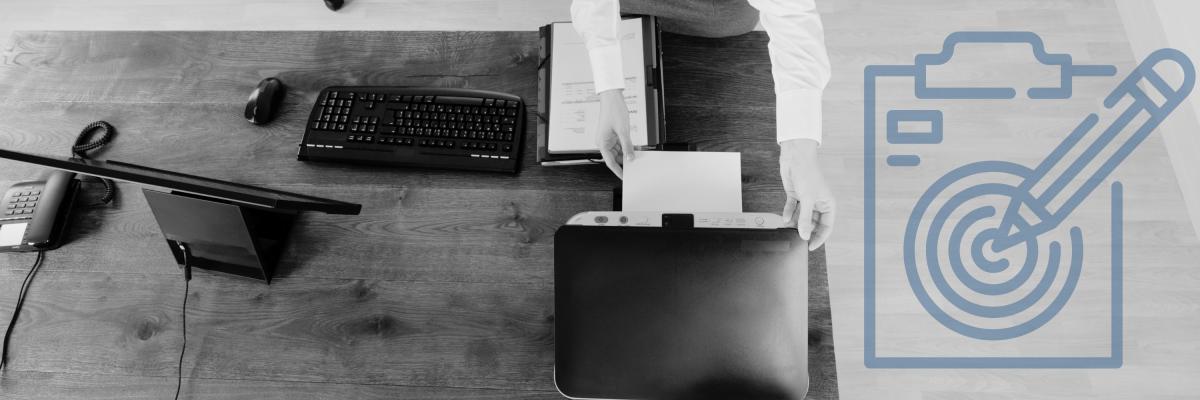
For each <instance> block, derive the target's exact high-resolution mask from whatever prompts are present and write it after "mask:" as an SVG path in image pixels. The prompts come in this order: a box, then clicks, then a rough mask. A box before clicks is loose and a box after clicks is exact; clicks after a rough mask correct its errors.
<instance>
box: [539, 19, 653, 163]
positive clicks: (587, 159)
mask: <svg viewBox="0 0 1200 400" xmlns="http://www.w3.org/2000/svg"><path fill="white" fill-rule="evenodd" d="M625 19H639V20H640V21H641V25H642V55H643V60H644V64H643V68H644V70H643V73H644V76H645V83H646V85H645V87H643V88H634V87H630V88H626V89H625V90H627V91H633V90H644V92H643V96H645V99H646V115H645V116H644V118H646V135H647V140H648V143H647V144H648V145H650V146H653V145H657V144H659V143H662V142H665V141H666V117H665V116H666V105H665V101H664V100H665V95H664V91H663V68H662V45H661V43H662V38H661V29H660V28H659V26H658V19H657V18H656V17H653V16H637V17H628V18H625ZM553 25H554V24H550V25H545V26H542V27H541V28H539V29H538V39H539V43H538V44H539V46H538V102H537V117H538V118H537V132H536V133H537V161H538V163H539V164H541V165H542V166H557V165H574V164H587V163H600V162H603V159H602V158H601V156H600V152H599V151H596V152H585V153H552V152H551V151H550V144H549V142H550V140H551V138H550V113H552V112H554V110H552V109H551V107H550V103H551V98H550V91H551V87H550V85H551V82H552V81H551V76H552V74H553V72H554V71H553V68H552V67H551V65H552V64H553V62H552V59H553V58H554V54H552V53H553V52H552V51H551V49H552V48H553V43H554V40H555V38H554V34H553V32H554V29H553ZM635 117H639V118H640V117H643V116H635Z"/></svg>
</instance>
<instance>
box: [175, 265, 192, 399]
mask: <svg viewBox="0 0 1200 400" xmlns="http://www.w3.org/2000/svg"><path fill="white" fill-rule="evenodd" d="M185 268H186V267H185ZM191 282H192V281H190V280H184V281H183V317H182V318H181V320H182V322H183V329H182V330H183V345H182V346H180V348H179V375H178V377H177V378H176V380H175V400H179V390H180V389H182V388H183V354H184V353H185V352H186V351H187V298H188V291H189V289H190V287H189V286H191Z"/></svg>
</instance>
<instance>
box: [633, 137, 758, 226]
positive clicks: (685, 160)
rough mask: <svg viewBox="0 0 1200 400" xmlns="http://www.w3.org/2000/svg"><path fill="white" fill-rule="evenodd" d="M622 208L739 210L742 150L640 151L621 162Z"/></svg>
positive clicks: (640, 209)
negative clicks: (737, 151)
mask: <svg viewBox="0 0 1200 400" xmlns="http://www.w3.org/2000/svg"><path fill="white" fill-rule="evenodd" d="M621 196H622V197H621V209H622V211H650V212H667V213H696V212H739V213H740V212H742V157H741V153H717V152H697V151H640V152H637V157H635V158H634V160H633V161H630V162H629V163H627V164H626V165H625V167H624V183H623V187H622V194H621Z"/></svg>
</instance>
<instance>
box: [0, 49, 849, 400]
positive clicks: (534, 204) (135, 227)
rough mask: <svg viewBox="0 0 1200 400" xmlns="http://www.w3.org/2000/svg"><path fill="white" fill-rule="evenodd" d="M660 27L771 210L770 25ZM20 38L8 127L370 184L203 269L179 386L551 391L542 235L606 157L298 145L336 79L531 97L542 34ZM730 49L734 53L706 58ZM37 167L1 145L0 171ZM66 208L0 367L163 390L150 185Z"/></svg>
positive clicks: (155, 157)
mask: <svg viewBox="0 0 1200 400" xmlns="http://www.w3.org/2000/svg"><path fill="white" fill-rule="evenodd" d="M665 40H666V42H667V43H666V45H667V46H668V47H669V48H670V49H672V50H671V51H672V52H673V53H674V54H676V55H677V56H676V57H674V58H673V59H672V61H671V62H670V63H668V65H666V68H667V77H666V81H667V85H668V86H667V90H668V92H669V93H677V96H678V100H677V101H676V100H675V99H676V97H674V96H673V97H672V100H671V101H670V106H669V109H668V111H667V112H668V115H670V116H672V117H671V121H673V122H672V123H671V126H670V128H669V129H670V130H669V135H673V136H672V137H678V138H679V139H680V140H687V141H692V142H695V143H697V144H698V146H699V147H700V148H701V149H702V150H728V151H741V152H742V153H743V166H742V168H743V183H744V186H745V195H744V203H745V208H746V209H747V210H752V211H775V212H777V211H778V210H777V208H778V207H779V203H781V202H782V199H783V196H782V193H781V188H780V186H779V177H778V161H777V160H778V146H776V145H775V142H774V121H773V115H774V109H773V101H774V100H773V98H774V96H773V94H772V90H771V88H772V85H771V78H770V63H769V60H768V58H767V54H766V41H767V38H766V36H765V35H764V34H762V33H755V34H750V35H745V36H741V37H736V38H729V39H723V40H697V39H692V38H687V37H681V36H674V35H667V37H666V38H665ZM11 43H12V44H11V47H10V48H9V49H7V50H6V51H5V52H4V53H3V59H2V60H0V61H2V62H0V145H3V146H5V147H6V148H12V149H17V150H23V151H30V152H37V153H45V154H65V153H66V151H65V150H66V149H67V148H69V146H70V144H71V143H72V142H73V140H74V138H75V135H76V134H77V131H78V129H79V128H80V127H82V126H83V125H84V124H86V123H87V122H90V121H93V120H97V119H104V120H108V121H110V122H112V123H113V124H114V125H116V126H117V128H118V130H119V134H118V136H117V138H116V140H115V142H114V145H113V146H111V147H110V148H107V149H105V150H104V151H103V152H102V153H101V154H100V155H99V157H102V158H106V159H115V160H122V161H128V162H133V163H138V164H144V165H148V166H153V167H157V168H163V169H169V170H178V171H184V172H188V173H192V174H197V175H202V176H208V177H213V178H218V179H227V180H233V181H237V182H242V183H249V184H258V185H264V186H268V187H272V188H277V189H282V190H291V191H297V192H302V193H306V194H310V195H316V196H322V197H330V198H336V199H343V200H348V201H353V202H358V203H362V204H363V213H362V214H361V215H357V216H331V215H322V214H305V215H302V217H301V219H300V220H299V225H298V226H297V227H296V229H295V230H294V231H293V235H292V237H291V238H290V240H289V242H288V244H287V247H286V250H285V251H286V254H285V256H284V258H283V260H281V267H280V270H279V271H278V273H277V278H276V280H274V281H273V283H272V285H270V286H267V285H262V284H260V283H256V282H250V281H243V280H238V279H232V278H228V277H224V276H219V275H213V274H209V273H205V272H198V273H197V279H195V280H193V281H192V288H191V289H192V292H191V297H190V299H189V306H188V308H189V316H188V324H189V326H188V335H189V345H188V352H187V356H186V357H185V359H184V371H185V378H186V379H187V381H186V383H185V387H184V391H185V392H188V393H192V394H195V395H196V396H197V398H199V397H220V398H225V397H235V398H258V397H259V395H265V396H267V397H275V398H292V397H291V396H293V395H295V396H299V397H301V398H328V397H342V398H346V397H353V398H360V397H362V398H374V397H391V398H395V397H401V398H431V399H436V398H553V397H557V396H558V395H557V393H556V392H555V391H554V386H553V381H552V371H553V368H552V364H553V330H552V327H553V315H554V310H553V265H552V253H553V252H552V250H553V234H554V231H555V230H556V229H557V228H558V226H560V225H561V223H562V222H563V221H566V220H567V218H569V217H570V216H571V215H573V214H575V213H578V212H581V211H588V210H600V209H607V208H609V207H611V204H612V195H611V192H610V191H609V190H610V189H611V188H612V187H614V186H615V185H617V184H618V183H619V182H618V181H617V180H616V179H615V178H613V177H612V176H611V174H610V173H609V172H608V171H607V170H606V169H605V168H603V167H602V166H588V167H568V168H541V167H538V166H535V165H534V163H533V160H532V157H526V158H525V160H523V163H524V166H523V169H522V171H521V173H520V174H518V175H516V176H506V175H495V174H483V173H462V172H446V171H422V170H408V169H392V168H377V167H363V166H352V165H343V164H330V163H304V162H299V161H296V160H295V146H296V144H297V143H299V141H300V137H301V135H302V132H303V120H304V119H305V118H306V117H307V114H308V109H309V107H310V106H311V104H312V102H313V100H314V99H315V96H316V93H317V92H318V91H319V90H320V89H321V88H323V87H325V86H330V85H424V86H446V87H469V88H479V89H488V90H498V91H505V92H511V93H516V94H518V95H521V96H522V97H523V98H525V99H526V101H527V103H528V104H527V105H528V107H529V108H530V110H532V109H533V108H534V107H536V96H535V90H536V85H537V83H536V62H537V60H536V57H535V55H536V34H535V33H533V32H20V33H17V34H15V35H14V36H13V37H12V39H11ZM729 49H737V52H738V54H740V56H739V57H736V58H725V59H724V60H726V61H722V62H716V63H714V62H712V59H713V58H714V57H713V56H712V54H716V53H723V52H726V51H729ZM706 54H707V55H706ZM739 70H741V71H742V72H739V73H730V72H728V71H739ZM267 76H278V77H280V79H282V80H283V81H284V82H286V83H287V84H288V87H289V91H288V97H287V99H286V101H285V104H284V108H283V111H282V114H281V117H280V118H279V119H278V120H277V121H276V122H274V123H273V124H271V125H269V126H267V127H254V126H251V125H249V124H247V123H246V122H245V121H244V120H243V119H242V118H241V116H240V111H241V107H242V106H243V105H244V101H245V96H246V94H247V93H248V92H249V91H250V90H251V89H252V88H253V85H254V84H256V83H257V82H258V81H259V80H260V79H262V78H264V77H267ZM714 84H715V85H718V86H719V87H717V88H716V89H717V90H714V89H713V86H712V85H714ZM705 85H707V86H705ZM739 99H740V100H739ZM717 104H732V106H721V107H718V106H717ZM531 115H532V113H531ZM674 116H678V117H674ZM530 118H531V119H530V120H529V121H528V126H529V129H528V131H529V132H532V131H533V129H532V127H533V126H534V121H533V120H532V118H533V117H532V116H531V117H530ZM675 121H678V122H675ZM532 142H533V140H532V138H527V140H526V146H525V154H526V155H532V154H534V152H533V143H532ZM38 172H39V171H38V169H37V168H35V167H32V166H28V165H22V164H19V163H5V165H4V170H3V171H2V172H0V183H9V182H12V181H16V180H19V179H23V178H26V177H30V176H36V175H37V173H38ZM89 196H92V197H93V198H92V199H93V200H94V195H92V194H89ZM72 224H73V230H72V233H71V235H70V236H69V237H68V242H67V244H66V245H64V246H63V247H62V248H61V249H59V250H57V251H54V252H51V253H49V254H48V255H47V261H46V265H45V267H44V268H43V270H42V272H41V274H40V276H39V277H38V279H37V281H36V282H35V284H34V285H33V288H32V289H31V295H30V299H29V301H28V302H27V303H26V308H25V311H24V314H23V315H22V318H21V321H20V322H19V324H18V325H17V327H16V334H15V336H14V342H13V349H14V354H13V357H14V358H13V362H12V365H11V367H10V368H9V370H8V371H7V372H5V375H4V376H3V377H2V378H0V387H2V388H3V389H4V391H5V392H6V393H15V394H18V395H19V396H20V397H31V398H39V397H40V398H70V397H76V396H85V395H84V393H81V392H76V391H75V390H73V389H74V388H77V387H80V386H83V385H96V386H97V387H98V389H97V390H96V391H95V392H87V394H88V395H95V396H98V397H116V398H126V397H134V398H140V397H159V395H158V393H167V392H168V391H169V390H170V389H171V386H172V385H174V381H173V380H172V379H170V378H171V377H172V376H173V374H174V368H175V367H174V365H175V362H176V357H177V356H178V353H177V349H178V344H179V340H180V331H179V320H178V318H179V314H180V309H179V303H180V301H181V300H182V299H181V295H182V284H181V282H180V279H179V271H178V269H177V268H176V266H175V265H174V262H173V260H172V259H171V258H170V255H169V253H168V252H167V249H166V248H164V246H165V243H164V242H163V239H162V237H161V234H160V233H159V231H158V228H157V225H156V224H155V222H154V219H153V217H152V215H151V214H150V212H149V210H148V208H147V206H146V203H145V199H144V198H143V197H142V195H141V193H140V188H139V187H138V186H136V185H129V184H120V185H119V190H118V199H117V203H116V205H115V206H109V207H103V206H102V207H90V208H81V209H79V210H78V212H77V213H76V215H75V216H74V219H73V221H72ZM31 260H32V256H31V255H28V254H0V263H2V265H3V267H2V269H0V287H16V286H17V285H19V282H20V279H21V278H22V277H23V276H24V275H23V274H24V272H25V271H27V270H26V268H27V264H28V262H30V261H31ZM809 273H810V279H809V281H810V282H811V285H812V287H811V288H810V290H809V292H810V297H811V301H810V303H811V306H810V320H811V321H810V328H811V329H812V332H810V344H811V346H810V373H811V374H812V390H811V393H810V397H811V398H836V397H837V393H838V388H837V375H836V368H835V367H834V365H835V362H834V354H833V350H834V348H833V339H832V338H833V332H832V319H831V315H830V311H829V291H828V286H827V285H826V282H827V276H826V271H825V268H824V256H823V252H816V253H813V255H812V257H811V268H810V271H809ZM8 312H11V304H8V303H5V304H0V313H3V314H5V315H7V313H8ZM0 327H2V326H0ZM39 387H43V388H44V390H39V389H38V388H39ZM284 387H287V388H286V389H283V388H284ZM85 397H91V396H85Z"/></svg>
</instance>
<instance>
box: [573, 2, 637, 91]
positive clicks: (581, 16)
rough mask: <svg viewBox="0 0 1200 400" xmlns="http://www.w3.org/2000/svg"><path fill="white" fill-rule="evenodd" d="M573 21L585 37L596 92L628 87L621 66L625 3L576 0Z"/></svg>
mask: <svg viewBox="0 0 1200 400" xmlns="http://www.w3.org/2000/svg"><path fill="white" fill-rule="evenodd" d="M571 22H572V24H573V25H574V26H575V31H576V32H579V36H582V37H583V43H584V45H585V46H587V49H588V56H589V58H590V60H591V64H592V77H593V79H594V80H595V81H596V93H600V92H603V91H607V90H612V89H624V88H625V71H623V70H622V69H621V65H623V63H622V62H621V41H620V39H619V35H620V32H621V5H620V4H619V3H618V2H617V0H574V2H572V3H571Z"/></svg>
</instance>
